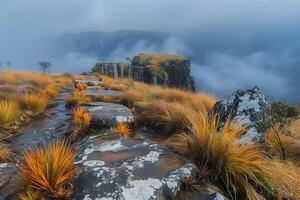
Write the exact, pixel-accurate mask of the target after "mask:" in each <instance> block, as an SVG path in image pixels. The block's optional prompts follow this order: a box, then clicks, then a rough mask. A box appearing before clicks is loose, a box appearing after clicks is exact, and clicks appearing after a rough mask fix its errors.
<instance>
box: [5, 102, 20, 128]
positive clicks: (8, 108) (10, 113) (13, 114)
mask: <svg viewBox="0 0 300 200" xmlns="http://www.w3.org/2000/svg"><path fill="white" fill-rule="evenodd" d="M18 116H19V109H18V108H17V106H16V105H15V104H14V103H13V102H8V101H7V100H0V126H4V127H5V126H8V125H10V124H11V123H12V122H14V120H16V119H17V118H18Z"/></svg>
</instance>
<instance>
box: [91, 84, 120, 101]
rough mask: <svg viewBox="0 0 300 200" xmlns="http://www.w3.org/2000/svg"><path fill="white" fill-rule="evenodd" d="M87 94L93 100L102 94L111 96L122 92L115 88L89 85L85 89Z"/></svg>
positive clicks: (96, 99)
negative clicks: (98, 87)
mask: <svg viewBox="0 0 300 200" xmlns="http://www.w3.org/2000/svg"><path fill="white" fill-rule="evenodd" d="M85 92H86V93H87V96H89V97H90V98H91V99H92V100H93V101H98V100H99V99H100V98H101V97H103V96H110V97H112V98H114V97H117V96H120V95H122V94H123V92H120V91H116V90H102V89H97V88H95V87H90V88H87V89H86V90H85Z"/></svg>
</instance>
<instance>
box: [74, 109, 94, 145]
mask: <svg viewBox="0 0 300 200" xmlns="http://www.w3.org/2000/svg"><path fill="white" fill-rule="evenodd" d="M91 120H92V117H91V114H90V113H89V112H86V111H84V110H83V109H82V108H75V109H73V125H74V130H73V132H72V135H71V138H72V139H73V140H76V139H78V138H79V137H81V136H84V135H86V134H87V131H89V129H90V126H91Z"/></svg>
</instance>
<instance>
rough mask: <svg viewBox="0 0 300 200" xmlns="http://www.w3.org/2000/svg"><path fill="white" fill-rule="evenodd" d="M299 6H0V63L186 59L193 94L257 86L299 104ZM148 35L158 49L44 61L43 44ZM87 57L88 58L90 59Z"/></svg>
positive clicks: (16, 2) (15, 0) (43, 2)
mask: <svg viewBox="0 0 300 200" xmlns="http://www.w3.org/2000/svg"><path fill="white" fill-rule="evenodd" d="M299 8H300V1H297V0H286V1H280V0H274V1H267V0H251V1H250V0H248V1H239V0H228V1H208V0H203V1H197V0H186V1H181V0H152V1H140V0H127V1H125V0H110V1H104V0H86V1H82V0H64V1H59V0H51V1H48V0H27V1H23V0H9V1H1V2H0V63H2V65H4V66H5V65H7V64H6V63H7V61H8V62H9V63H10V68H12V69H22V70H38V69H39V68H38V66H37V63H38V62H39V61H41V60H48V61H50V62H52V63H53V66H54V67H53V71H54V72H65V71H70V72H74V73H79V72H83V71H87V70H90V68H91V67H92V66H93V65H94V63H95V62H96V61H97V60H99V59H106V60H125V59H126V58H127V57H132V56H134V55H136V54H138V53H140V52H149V53H154V52H161V53H175V54H179V53H180V54H185V55H187V56H190V57H191V59H192V70H193V75H194V76H195V79H196V80H197V83H198V89H199V90H205V91H208V92H210V93H213V94H215V95H217V96H223V95H228V94H230V93H231V92H233V91H234V90H236V89H240V88H251V87H254V86H259V87H261V88H262V89H264V91H266V93H267V95H268V97H269V98H270V99H272V100H286V101H290V102H300V89H299V87H298V85H300V80H299V79H298V75H299V73H300V57H299V55H300V54H299V53H300V38H299V35H300V26H299V25H300V14H299ZM118 30H139V31H154V32H156V33H161V34H163V35H164V39H163V41H157V42H152V43H149V41H147V38H146V39H137V40H136V41H134V42H132V43H130V45H128V44H127V43H126V44H124V43H120V44H116V45H115V46H114V48H113V49H110V50H109V51H107V52H106V54H105V56H103V55H99V56H98V55H95V54H94V53H90V52H83V51H80V50H76V51H74V50H72V51H69V52H65V53H64V54H57V55H56V56H53V54H50V53H49V49H48V46H47V45H45V44H46V42H45V41H46V40H47V39H48V38H52V37H56V36H60V35H62V34H65V33H74V34H77V33H80V32H86V31H103V32H107V33H114V32H115V31H118ZM91 52H92V51H91Z"/></svg>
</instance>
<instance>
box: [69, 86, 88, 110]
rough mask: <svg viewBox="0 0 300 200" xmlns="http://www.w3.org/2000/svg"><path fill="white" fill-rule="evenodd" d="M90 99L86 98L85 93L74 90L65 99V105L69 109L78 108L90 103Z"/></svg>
mask: <svg viewBox="0 0 300 200" xmlns="http://www.w3.org/2000/svg"><path fill="white" fill-rule="evenodd" d="M91 101H92V99H91V98H90V97H88V96H87V94H86V92H84V91H79V90H77V89H75V90H74V91H73V92H72V94H71V96H70V97H69V98H68V99H66V105H67V106H71V107H76V106H80V105H82V104H84V103H90V102H91Z"/></svg>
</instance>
